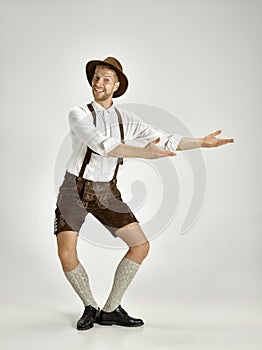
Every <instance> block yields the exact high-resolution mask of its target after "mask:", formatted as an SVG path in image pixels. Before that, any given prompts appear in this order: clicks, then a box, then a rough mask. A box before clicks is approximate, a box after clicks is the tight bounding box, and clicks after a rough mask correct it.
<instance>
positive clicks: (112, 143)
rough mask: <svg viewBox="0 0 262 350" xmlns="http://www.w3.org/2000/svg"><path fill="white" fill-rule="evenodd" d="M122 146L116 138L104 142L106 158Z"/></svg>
mask: <svg viewBox="0 0 262 350" xmlns="http://www.w3.org/2000/svg"><path fill="white" fill-rule="evenodd" d="M118 145H121V142H120V141H119V140H117V139H116V138H114V137H110V138H108V139H106V140H105V141H104V142H103V147H104V150H105V153H104V156H108V153H109V152H110V151H112V150H113V149H114V148H116V146H118Z"/></svg>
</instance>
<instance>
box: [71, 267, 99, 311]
mask: <svg viewBox="0 0 262 350" xmlns="http://www.w3.org/2000/svg"><path fill="white" fill-rule="evenodd" d="M65 276H66V278H67V279H68V281H69V282H70V283H71V285H72V287H73V288H74V290H75V291H76V293H77V294H78V295H79V297H80V298H81V300H82V301H83V303H84V306H88V305H92V306H93V307H95V308H96V309H97V303H96V301H95V299H94V297H93V294H92V291H91V288H90V286H89V279H88V276H87V273H86V270H85V269H84V267H83V266H82V265H81V264H80V263H79V265H77V267H76V268H75V269H74V270H72V271H69V272H65Z"/></svg>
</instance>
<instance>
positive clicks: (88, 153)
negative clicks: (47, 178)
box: [78, 103, 125, 182]
mask: <svg viewBox="0 0 262 350" xmlns="http://www.w3.org/2000/svg"><path fill="white" fill-rule="evenodd" d="M87 107H88V108H89V110H90V112H91V113H92V116H93V122H94V125H95V126H96V112H95V110H94V108H93V106H92V104H91V103H89V104H88V105H87ZM115 111H116V114H117V117H118V124H119V130H120V136H121V142H122V143H125V141H124V128H123V121H122V117H121V114H120V112H119V110H118V109H117V108H115ZM92 153H96V152H94V151H93V150H92V149H91V148H89V147H87V150H86V154H85V157H84V160H83V163H82V166H81V169H80V172H79V176H78V180H82V178H83V175H84V172H85V169H86V166H87V164H88V163H89V162H90V159H91V155H92ZM96 154H97V153H96ZM120 164H123V158H118V159H117V165H116V168H115V172H114V176H113V179H112V180H113V181H114V182H116V179H117V173H118V168H119V165H120Z"/></svg>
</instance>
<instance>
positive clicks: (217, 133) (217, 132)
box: [211, 130, 222, 136]
mask: <svg viewBox="0 0 262 350" xmlns="http://www.w3.org/2000/svg"><path fill="white" fill-rule="evenodd" d="M221 132H222V130H217V131H215V132H213V133H212V134H211V135H213V136H217V135H219V134H221Z"/></svg>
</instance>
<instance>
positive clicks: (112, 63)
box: [86, 57, 128, 97]
mask: <svg viewBox="0 0 262 350" xmlns="http://www.w3.org/2000/svg"><path fill="white" fill-rule="evenodd" d="M97 65H105V66H108V67H109V68H111V69H113V70H114V71H115V72H116V73H117V76H118V79H119V82H120V85H119V88H118V89H117V90H116V91H115V92H114V95H113V97H119V96H122V95H123V94H124V93H125V92H126V89H127V87H128V79H127V77H126V76H125V74H124V73H123V68H122V66H121V63H120V62H119V61H118V60H117V59H116V58H114V57H107V58H106V59H105V60H104V61H89V62H88V63H87V64H86V76H87V80H88V82H89V84H90V85H91V86H92V79H93V76H94V73H95V69H96V66H97Z"/></svg>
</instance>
